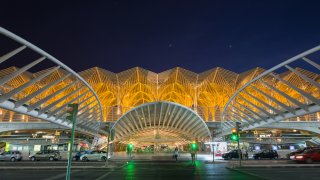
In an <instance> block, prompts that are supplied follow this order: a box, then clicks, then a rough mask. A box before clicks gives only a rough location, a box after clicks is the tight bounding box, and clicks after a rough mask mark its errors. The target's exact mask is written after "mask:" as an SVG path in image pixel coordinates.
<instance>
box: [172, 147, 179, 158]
mask: <svg viewBox="0 0 320 180" xmlns="http://www.w3.org/2000/svg"><path fill="white" fill-rule="evenodd" d="M178 156H179V150H178V148H177V147H176V148H175V149H174V152H173V157H174V159H175V160H176V161H178Z"/></svg>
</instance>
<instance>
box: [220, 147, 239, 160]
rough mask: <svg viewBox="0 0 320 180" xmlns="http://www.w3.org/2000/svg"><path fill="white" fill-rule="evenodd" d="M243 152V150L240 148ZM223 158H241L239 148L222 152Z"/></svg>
mask: <svg viewBox="0 0 320 180" xmlns="http://www.w3.org/2000/svg"><path fill="white" fill-rule="evenodd" d="M240 153H241V150H240ZM222 158H223V159H224V160H228V159H232V158H239V153H238V150H237V149H234V150H231V151H229V152H227V153H224V154H222Z"/></svg>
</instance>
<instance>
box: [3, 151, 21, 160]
mask: <svg viewBox="0 0 320 180" xmlns="http://www.w3.org/2000/svg"><path fill="white" fill-rule="evenodd" d="M21 160H22V154H21V152H20V151H4V152H2V153H0V161H11V162H14V161H21Z"/></svg>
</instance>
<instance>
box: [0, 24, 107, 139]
mask: <svg viewBox="0 0 320 180" xmlns="http://www.w3.org/2000/svg"><path fill="white" fill-rule="evenodd" d="M0 34H1V35H3V36H6V37H7V38H8V41H9V42H10V43H12V44H13V46H18V47H17V48H16V49H14V50H12V51H10V52H8V53H6V54H4V55H2V56H1V55H0V65H1V66H5V63H7V62H8V61H14V60H15V59H14V58H16V57H17V56H19V58H22V59H23V62H27V61H28V60H29V59H30V57H36V60H33V61H31V62H28V63H26V64H25V65H24V66H23V67H21V68H18V67H9V68H5V69H3V70H1V71H0V108H3V109H6V110H10V111H14V112H17V113H21V114H23V116H24V115H28V116H32V117H36V118H39V119H42V120H45V121H49V122H52V123H55V124H59V125H62V126H64V127H67V128H71V126H72V123H71V122H70V121H69V120H67V119H66V110H67V105H68V104H70V103H78V104H79V112H78V115H77V119H78V120H77V130H78V131H81V132H84V133H87V134H92V135H96V134H97V133H99V132H102V133H104V131H101V130H100V123H101V121H102V119H103V114H102V105H101V103H100V100H99V98H98V95H97V94H96V93H95V91H94V90H93V89H92V87H91V86H90V85H89V84H88V83H87V82H86V81H85V80H84V79H83V78H82V77H81V76H79V75H78V74H77V73H76V72H74V71H73V70H72V69H70V68H69V67H68V66H66V65H65V64H63V63H62V62H60V61H59V60H57V59H56V58H54V57H53V56H51V55H50V54H48V53H46V52H45V51H43V50H42V49H40V48H38V47H37V46H35V45H33V44H31V43H30V42H28V41H26V40H24V39H22V38H21V37H19V36H17V35H15V34H13V33H11V32H9V31H8V30H6V29H4V28H2V27H0ZM24 52H27V53H24ZM40 64H42V65H52V66H53V67H51V68H48V69H45V70H42V71H40V72H37V73H35V74H32V73H30V72H28V70H30V69H32V68H37V67H39V65H40ZM40 66H41V65H40ZM40 68H41V67H40ZM41 69H42V68H41ZM1 114H2V112H1ZM22 119H25V118H22Z"/></svg>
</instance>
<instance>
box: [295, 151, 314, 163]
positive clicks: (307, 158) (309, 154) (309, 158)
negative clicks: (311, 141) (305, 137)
mask: <svg viewBox="0 0 320 180" xmlns="http://www.w3.org/2000/svg"><path fill="white" fill-rule="evenodd" d="M293 160H294V161H296V162H306V163H312V162H314V161H320V149H310V150H308V151H305V152H304V153H301V154H297V155H295V156H294V159H293Z"/></svg>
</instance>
